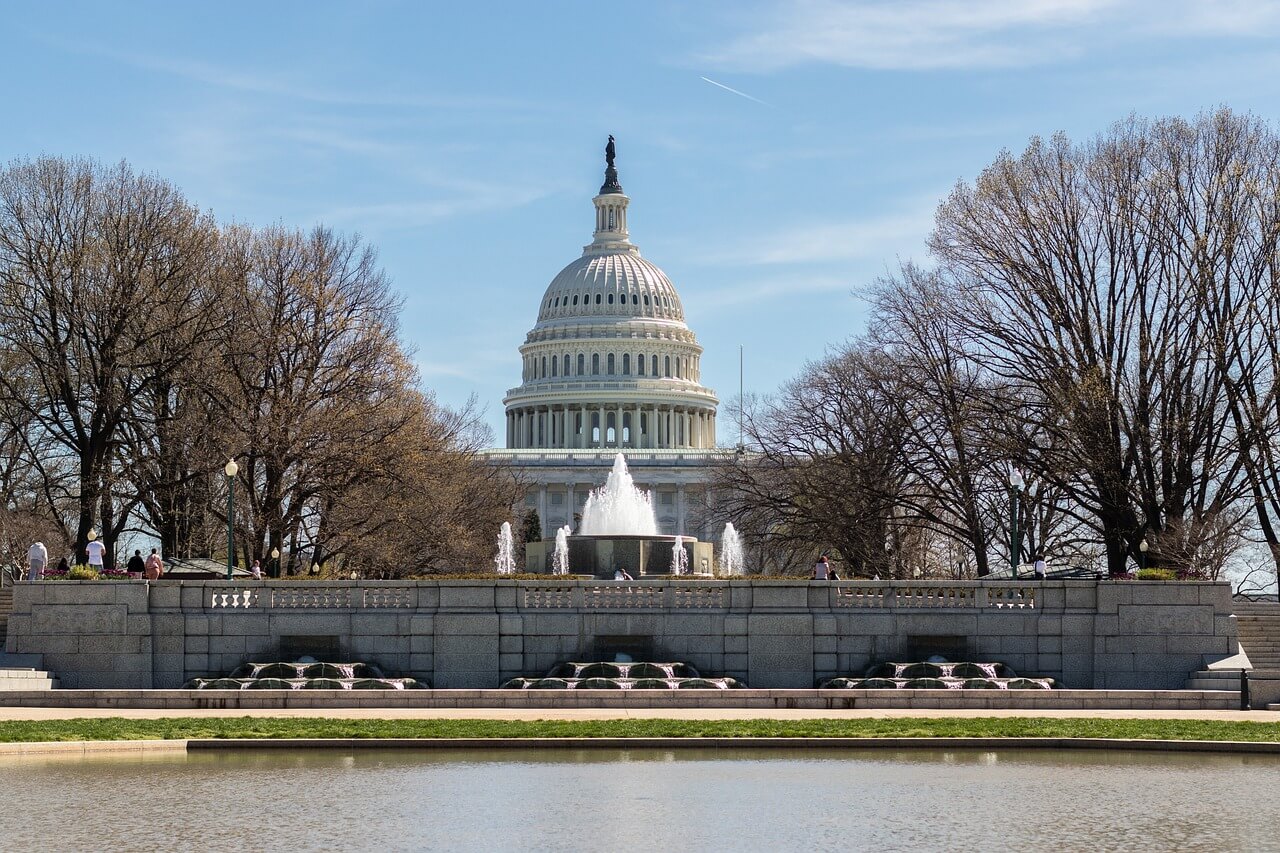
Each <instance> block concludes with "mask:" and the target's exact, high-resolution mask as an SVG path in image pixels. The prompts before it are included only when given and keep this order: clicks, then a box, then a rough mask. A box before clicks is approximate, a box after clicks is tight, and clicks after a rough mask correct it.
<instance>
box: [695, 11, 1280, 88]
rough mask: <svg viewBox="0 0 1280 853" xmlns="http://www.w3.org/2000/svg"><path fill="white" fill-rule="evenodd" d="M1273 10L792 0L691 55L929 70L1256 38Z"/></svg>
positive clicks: (733, 63) (1278, 17)
mask: <svg viewBox="0 0 1280 853" xmlns="http://www.w3.org/2000/svg"><path fill="white" fill-rule="evenodd" d="M1277 31H1280V8H1278V7H1277V4H1274V3H1261V2H1247V0H968V2H955V0H888V2H886V0H791V2H787V3H784V4H782V5H780V6H774V7H770V8H769V9H767V10H765V11H762V12H760V13H758V14H757V16H756V17H755V19H754V21H753V23H752V25H750V26H749V28H748V29H747V30H746V31H745V32H743V33H741V34H740V35H738V36H737V37H735V38H733V39H731V40H730V41H729V42H728V43H727V44H724V45H721V46H719V47H716V48H712V49H711V50H709V51H707V52H706V53H705V54H703V55H702V56H700V57H697V61H700V62H705V63H708V64H711V65H712V66H714V67H719V68H728V69H737V70H751V71H771V70H776V69H779V68H784V67H788V66H793V65H799V64H804V63H813V62H817V63H829V64H835V65H843V66H848V67H855V68H869V69H893V70H916V71H923V70H935V69H957V68H1002V67H1017V66H1025V65H1036V64H1044V63H1051V62H1055V61H1059V60H1062V59H1067V58H1072V57H1076V56H1081V55H1085V54H1088V53H1089V52H1090V51H1092V50H1096V49H1098V48H1101V47H1106V46H1111V45H1114V44H1116V43H1118V42H1124V41H1132V40H1134V39H1153V38H1154V39H1159V38H1170V37H1184V36H1195V37H1206V36H1217V37H1233V38H1256V37H1260V36H1267V35H1274V34H1275V33H1277Z"/></svg>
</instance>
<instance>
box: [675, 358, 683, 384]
mask: <svg viewBox="0 0 1280 853" xmlns="http://www.w3.org/2000/svg"><path fill="white" fill-rule="evenodd" d="M676 379H684V359H683V358H677V359H676Z"/></svg>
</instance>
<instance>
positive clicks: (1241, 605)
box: [1235, 600, 1280, 669]
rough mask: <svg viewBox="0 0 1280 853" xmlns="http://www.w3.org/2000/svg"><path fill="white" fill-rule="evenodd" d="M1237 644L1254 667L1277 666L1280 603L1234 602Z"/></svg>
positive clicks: (1276, 667) (1279, 646) (1279, 640)
mask: <svg viewBox="0 0 1280 853" xmlns="http://www.w3.org/2000/svg"><path fill="white" fill-rule="evenodd" d="M1235 612H1236V631H1237V633H1238V634H1239V637H1240V646H1241V648H1242V649H1243V650H1244V652H1245V654H1247V655H1248V656H1249V662H1250V663H1252V664H1253V668H1254V669H1280V603H1277V602H1274V601H1243V600H1237V601H1236V602H1235Z"/></svg>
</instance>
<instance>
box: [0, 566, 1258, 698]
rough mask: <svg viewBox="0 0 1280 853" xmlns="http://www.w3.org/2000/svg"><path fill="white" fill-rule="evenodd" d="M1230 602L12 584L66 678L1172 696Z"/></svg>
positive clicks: (97, 683)
mask: <svg viewBox="0 0 1280 853" xmlns="http://www.w3.org/2000/svg"><path fill="white" fill-rule="evenodd" d="M1231 612H1232V604H1231V595H1230V587H1229V585H1228V584H1226V583H1172V582H1159V581H1156V582H1142V581H1116V582H1112V581H1074V580H1073V581H1048V582H1041V583H1036V582H1011V581H1003V582H1002V581H969V582H952V583H947V582H924V583H910V582H859V581H840V582H835V583H830V582H809V581H785V582H780V581H763V580H734V581H692V580H688V581H683V580H682V581H676V580H652V581H650V580H642V581H631V582H613V581H569V580H563V581H561V580H554V579H549V580H547V581H498V580H494V581H334V582H324V583H314V582H310V583H304V582H295V581H258V582H252V581H251V582H230V583H229V582H225V581H196V582H192V581H157V582H151V583H147V582H142V581H118V582H115V581H81V582H76V581H50V582H42V583H30V584H19V585H18V586H16V587H15V597H14V611H13V615H12V617H11V619H10V622H9V639H8V651H10V652H15V653H36V654H40V655H42V656H43V662H44V667H45V668H47V669H49V670H51V671H53V672H54V673H56V674H57V676H58V677H59V679H60V680H61V683H62V685H63V686H64V687H68V688H123V689H138V688H176V687H179V686H180V685H181V684H182V683H183V682H184V681H186V680H187V679H188V678H193V677H197V676H216V675H224V674H226V673H228V672H230V671H231V670H232V669H234V668H235V667H236V666H238V665H239V664H241V663H243V662H245V661H248V660H257V661H265V660H269V659H274V658H276V657H278V656H279V655H280V654H281V653H282V651H281V650H282V649H285V648H288V649H293V650H297V649H300V648H301V649H305V648H309V647H311V646H315V647H316V648H323V647H325V646H328V647H329V648H331V649H335V650H336V652H331V653H329V654H325V655H324V656H326V657H328V656H333V657H338V658H342V659H344V660H364V661H369V662H372V663H376V664H378V665H379V666H381V667H382V668H383V669H385V670H386V671H387V672H389V673H394V674H399V675H411V676H413V677H416V678H420V679H425V680H426V681H428V682H430V683H431V684H432V685H433V686H435V687H442V688H492V687H495V686H497V685H498V684H500V683H501V682H502V681H503V680H505V679H507V678H510V677H513V676H517V675H540V674H542V673H544V672H546V671H547V670H548V669H550V668H551V667H552V666H553V665H555V664H556V663H558V662H560V661H564V660H570V659H582V658H587V657H591V656H593V655H595V656H598V655H602V654H609V653H611V652H613V651H626V652H629V653H631V654H633V656H638V657H637V659H640V657H643V658H647V659H650V660H682V661H687V662H689V663H691V664H693V665H694V666H695V667H697V668H698V669H699V670H701V671H702V672H703V673H705V674H712V675H729V676H733V677H735V678H739V679H742V680H744V681H745V682H746V683H747V684H749V685H750V686H751V687H753V688H812V687H813V686H814V685H815V682H816V681H818V680H821V679H825V678H830V677H833V676H837V675H848V674H861V673H862V672H863V671H864V670H865V669H866V668H867V667H868V666H869V665H871V664H873V663H878V662H881V661H886V660H907V659H912V658H918V657H920V656H922V655H924V654H925V653H927V652H929V651H930V650H936V651H943V650H950V652H951V656H952V658H953V659H954V658H956V657H960V656H963V657H965V658H968V659H970V660H980V661H1003V662H1005V663H1007V664H1009V665H1010V666H1011V667H1013V669H1014V670H1016V671H1017V672H1018V673H1019V674H1020V675H1037V676H1048V677H1052V678H1056V679H1058V680H1059V681H1061V682H1062V683H1063V684H1065V685H1066V686H1068V687H1076V688H1099V689H1171V688H1181V687H1182V686H1184V684H1185V682H1186V679H1187V675H1188V673H1190V672H1192V671H1194V670H1198V669H1202V668H1203V667H1204V666H1206V665H1207V664H1208V663H1209V662H1211V661H1214V660H1218V659H1220V658H1223V657H1226V656H1228V655H1231V654H1234V653H1235V652H1236V651H1237V643H1236V632H1235V617H1234V616H1232V615H1231ZM308 644H310V646H309V645H308Z"/></svg>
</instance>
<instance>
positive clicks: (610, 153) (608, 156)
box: [604, 133, 618, 169]
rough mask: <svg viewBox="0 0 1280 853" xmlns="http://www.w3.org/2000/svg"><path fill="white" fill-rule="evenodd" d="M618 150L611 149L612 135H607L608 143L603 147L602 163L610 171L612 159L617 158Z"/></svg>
mask: <svg viewBox="0 0 1280 853" xmlns="http://www.w3.org/2000/svg"><path fill="white" fill-rule="evenodd" d="M617 154H618V150H617V149H616V148H614V147H613V134H612V133H611V134H609V142H608V143H607V144H606V145H605V146H604V162H605V165H606V166H608V167H609V168H610V169H612V168H613V158H614V157H615V156H617Z"/></svg>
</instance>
